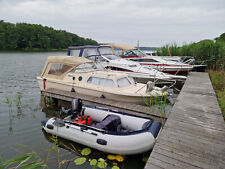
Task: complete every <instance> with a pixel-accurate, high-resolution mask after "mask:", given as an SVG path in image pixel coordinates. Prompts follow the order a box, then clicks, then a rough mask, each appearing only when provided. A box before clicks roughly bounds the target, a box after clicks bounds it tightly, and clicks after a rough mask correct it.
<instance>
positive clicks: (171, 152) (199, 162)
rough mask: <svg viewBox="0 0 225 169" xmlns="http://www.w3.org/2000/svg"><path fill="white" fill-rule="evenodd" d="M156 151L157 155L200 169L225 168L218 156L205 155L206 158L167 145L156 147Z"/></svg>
mask: <svg viewBox="0 0 225 169" xmlns="http://www.w3.org/2000/svg"><path fill="white" fill-rule="evenodd" d="M154 149H155V150H154V151H156V152H157V153H160V154H163V155H166V156H169V157H171V158H174V159H177V160H179V161H182V162H184V163H187V164H190V165H194V166H197V167H199V168H205V169H206V168H208V169H211V168H212V167H213V166H214V167H216V168H219V167H220V166H221V165H224V166H225V162H224V161H223V160H222V159H218V158H217V156H216V155H215V156H212V155H210V156H208V155H204V158H203V156H202V155H200V154H199V153H198V154H196V153H190V152H187V151H183V149H177V148H176V146H174V147H173V148H171V147H169V146H165V145H159V144H158V145H156V146H155V147H154Z"/></svg>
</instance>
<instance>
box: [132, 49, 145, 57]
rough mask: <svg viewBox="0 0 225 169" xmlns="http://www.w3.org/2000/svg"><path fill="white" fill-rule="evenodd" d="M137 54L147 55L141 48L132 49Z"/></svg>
mask: <svg viewBox="0 0 225 169" xmlns="http://www.w3.org/2000/svg"><path fill="white" fill-rule="evenodd" d="M131 51H132V52H133V53H134V54H135V55H137V56H140V55H146V54H145V53H144V52H142V51H141V50H139V49H135V50H131Z"/></svg>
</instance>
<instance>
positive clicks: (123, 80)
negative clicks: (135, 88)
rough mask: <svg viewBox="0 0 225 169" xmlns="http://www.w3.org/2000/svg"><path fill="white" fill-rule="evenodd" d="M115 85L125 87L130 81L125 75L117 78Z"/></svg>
mask: <svg viewBox="0 0 225 169" xmlns="http://www.w3.org/2000/svg"><path fill="white" fill-rule="evenodd" d="M117 85H118V87H126V86H130V85H131V82H130V81H129V80H128V79H127V78H126V77H123V78H120V79H118V80H117Z"/></svg>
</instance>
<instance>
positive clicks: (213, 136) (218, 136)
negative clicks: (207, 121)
mask: <svg viewBox="0 0 225 169" xmlns="http://www.w3.org/2000/svg"><path fill="white" fill-rule="evenodd" d="M164 129H165V130H171V131H173V132H176V133H179V134H180V135H188V136H191V137H195V136H200V137H203V138H205V139H210V140H213V141H214V142H218V143H224V142H225V132H224V131H220V130H214V129H210V128H202V127H201V126H197V125H193V124H190V123H181V122H179V123H177V122H176V121H173V122H171V121H170V123H167V125H166V127H165V128H164ZM189 131H191V132H189Z"/></svg>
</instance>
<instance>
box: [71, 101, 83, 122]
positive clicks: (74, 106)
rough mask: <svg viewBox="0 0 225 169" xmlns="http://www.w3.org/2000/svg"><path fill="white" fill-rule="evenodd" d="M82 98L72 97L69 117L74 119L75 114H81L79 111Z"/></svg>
mask: <svg viewBox="0 0 225 169" xmlns="http://www.w3.org/2000/svg"><path fill="white" fill-rule="evenodd" d="M82 106H83V103H82V100H81V99H73V100H72V109H71V110H72V114H73V115H72V116H71V119H74V118H76V117H77V115H79V116H82V115H81V111H82Z"/></svg>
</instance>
